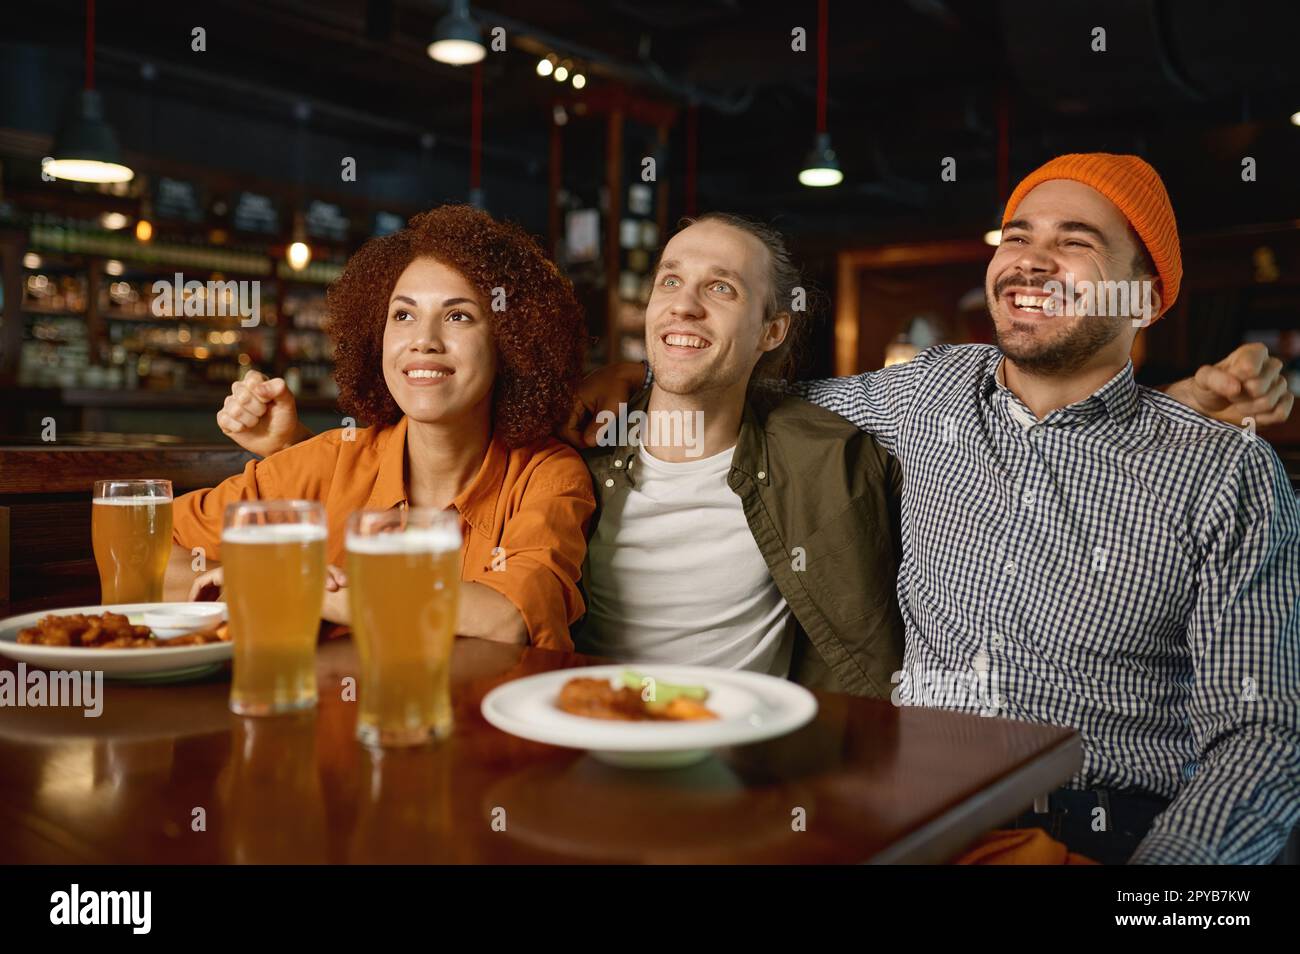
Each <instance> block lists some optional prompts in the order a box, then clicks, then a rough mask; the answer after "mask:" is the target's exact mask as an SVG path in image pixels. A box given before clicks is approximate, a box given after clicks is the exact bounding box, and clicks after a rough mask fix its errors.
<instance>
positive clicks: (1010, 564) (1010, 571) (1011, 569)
mask: <svg viewBox="0 0 1300 954" xmlns="http://www.w3.org/2000/svg"><path fill="white" fill-rule="evenodd" d="M1002 572H1003V573H1005V574H1006V575H1007V576H1015V575H1016V563H1015V561H1014V560H1008V561H1007V562H1006V563H1004V564H1002Z"/></svg>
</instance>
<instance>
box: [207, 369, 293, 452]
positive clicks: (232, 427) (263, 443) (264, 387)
mask: <svg viewBox="0 0 1300 954" xmlns="http://www.w3.org/2000/svg"><path fill="white" fill-rule="evenodd" d="M217 426H218V427H220V428H221V433H223V434H225V435H226V436H227V437H229V438H230V439H231V440H232V441H234V442H235V443H236V444H238V445H239V446H240V447H242V448H244V450H246V451H250V452H251V453H254V454H256V455H257V456H258V457H269V456H270V455H271V454H274V453H275V452H276V451H278V450H284V449H285V448H286V447H289V446H290V445H292V444H296V443H298V442H299V441H301V440H305V439H306V438H308V437H310V436H311V432H310V431H308V430H307V429H306V428H305V427H303V426H302V425H301V424H300V423H299V422H298V405H297V403H296V402H295V401H294V399H293V393H292V392H291V391H290V390H289V387H288V385H286V384H285V382H284V378H269V379H268V378H267V376H266V375H264V374H262V373H261V372H260V371H249V372H248V373H247V374H246V375H244V377H243V378H242V379H241V380H239V381H236V382H235V383H234V384H232V385H231V386H230V395H229V396H228V397H227V398H226V403H225V404H223V405H222V406H221V410H220V411H218V412H217Z"/></svg>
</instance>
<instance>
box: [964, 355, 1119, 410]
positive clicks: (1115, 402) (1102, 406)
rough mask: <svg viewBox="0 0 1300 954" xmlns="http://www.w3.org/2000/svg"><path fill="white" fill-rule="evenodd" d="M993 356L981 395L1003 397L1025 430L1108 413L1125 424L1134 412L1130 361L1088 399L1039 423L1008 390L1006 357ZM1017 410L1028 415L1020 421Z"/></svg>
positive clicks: (1076, 402) (1075, 403)
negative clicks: (1037, 425) (1005, 371)
mask: <svg viewBox="0 0 1300 954" xmlns="http://www.w3.org/2000/svg"><path fill="white" fill-rule="evenodd" d="M993 355H994V357H993V359H992V360H991V361H990V364H989V366H988V368H987V369H986V370H985V372H984V380H983V382H982V385H981V389H980V394H981V396H982V397H983V398H985V399H986V400H988V399H990V398H991V397H992V396H993V395H994V394H1001V395H1003V396H1004V398H1005V400H1006V402H1007V407H1008V408H1009V409H1011V410H1012V413H1013V415H1014V416H1016V418H1017V420H1020V422H1021V423H1022V424H1023V425H1024V426H1025V427H1031V426H1033V425H1034V424H1035V423H1057V422H1064V421H1068V420H1075V419H1078V418H1088V417H1091V416H1093V415H1095V414H1097V413H1101V412H1104V413H1106V414H1108V415H1109V416H1110V418H1111V420H1113V421H1115V422H1116V423H1117V424H1127V423H1128V422H1129V420H1131V419H1132V417H1133V415H1134V414H1136V413H1137V407H1138V385H1137V381H1136V380H1135V379H1134V377H1133V361H1132V359H1130V360H1129V361H1127V362H1126V363H1125V364H1124V367H1123V368H1121V369H1120V370H1119V371H1118V372H1116V374H1115V376H1114V377H1112V378H1111V379H1110V380H1109V381H1107V382H1106V383H1105V384H1103V385H1102V386H1101V387H1099V388H1098V389H1097V390H1096V391H1094V392H1092V394H1090V395H1089V396H1088V397H1086V398H1084V399H1083V400H1081V401H1075V402H1074V403H1073V404H1069V405H1067V406H1065V407H1063V408H1059V409H1057V410H1055V411H1053V412H1052V413H1051V414H1049V415H1047V417H1046V418H1044V419H1043V421H1042V422H1039V421H1038V420H1037V419H1036V418H1035V417H1034V416H1033V412H1031V411H1030V410H1029V409H1028V408H1027V407H1025V405H1024V403H1023V402H1022V401H1021V400H1020V398H1018V397H1016V395H1015V393H1014V392H1013V391H1012V390H1011V389H1010V388H1008V387H1007V385H1006V375H1005V373H1004V371H1003V362H1004V361H1005V360H1006V358H1005V356H1004V355H1003V354H1002V352H1000V351H995V352H994V353H993ZM1020 409H1023V411H1024V412H1025V414H1028V419H1027V420H1023V419H1022V418H1023V417H1024V415H1022V414H1015V411H1016V410H1020Z"/></svg>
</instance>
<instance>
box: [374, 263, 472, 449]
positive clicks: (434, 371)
mask: <svg viewBox="0 0 1300 954" xmlns="http://www.w3.org/2000/svg"><path fill="white" fill-rule="evenodd" d="M383 363H384V383H385V384H387V385H388V390H389V393H391V394H392V396H393V400H394V401H396V402H397V406H398V407H400V408H401V409H402V412H403V413H404V414H406V415H407V416H408V417H409V418H411V419H412V420H413V421H420V422H423V423H435V422H443V423H445V422H450V421H451V420H453V419H455V418H457V417H459V416H461V415H465V414H469V413H478V412H481V411H483V410H485V409H490V406H491V400H492V384H493V380H494V379H495V377H496V347H495V344H494V343H493V340H492V331H491V327H490V325H489V320H488V311H487V309H486V308H485V307H484V303H483V301H482V300H481V298H480V296H479V293H478V290H477V289H475V288H474V286H473V285H471V284H470V283H469V282H468V281H467V280H466V279H465V277H464V276H463V275H461V274H460V273H459V272H457V271H455V270H454V269H451V268H448V267H447V266H446V265H443V264H442V263H441V262H439V261H437V260H436V259H432V258H417V259H415V260H414V261H413V262H411V264H410V265H408V266H407V267H406V270H405V271H403V272H402V274H401V275H400V276H398V279H397V283H396V284H395V285H394V286H393V291H392V294H391V295H390V296H389V298H388V319H387V321H386V322H385V324H384V362H383Z"/></svg>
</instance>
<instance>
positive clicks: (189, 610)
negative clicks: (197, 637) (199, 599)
mask: <svg viewBox="0 0 1300 954" xmlns="http://www.w3.org/2000/svg"><path fill="white" fill-rule="evenodd" d="M225 618H226V604H225V603H172V604H169V605H168V606H167V608H166V609H159V610H149V611H148V612H146V613H145V614H144V625H146V626H148V627H149V628H150V629H151V630H153V634H154V635H155V636H157V637H158V638H159V639H172V638H174V637H176V636H184V635H185V634H186V633H197V632H200V631H203V630H209V629H216V628H217V627H218V626H220V625H221V622H222V621H223V620H224V619H225Z"/></svg>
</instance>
